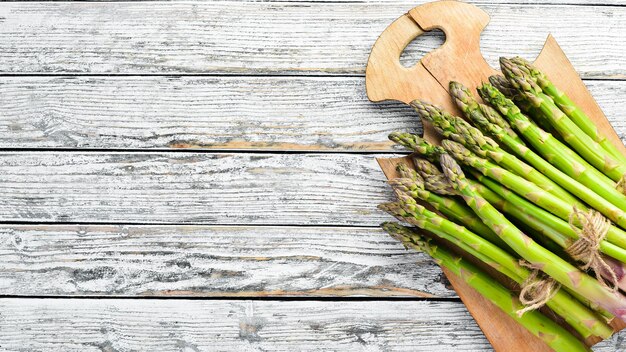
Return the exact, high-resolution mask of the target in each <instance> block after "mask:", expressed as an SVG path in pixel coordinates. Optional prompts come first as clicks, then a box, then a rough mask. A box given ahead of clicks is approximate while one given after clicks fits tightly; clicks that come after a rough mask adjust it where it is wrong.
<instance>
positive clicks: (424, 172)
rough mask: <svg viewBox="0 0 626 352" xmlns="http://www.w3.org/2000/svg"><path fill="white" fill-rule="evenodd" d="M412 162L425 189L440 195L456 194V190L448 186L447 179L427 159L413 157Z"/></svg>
mask: <svg viewBox="0 0 626 352" xmlns="http://www.w3.org/2000/svg"><path fill="white" fill-rule="evenodd" d="M442 149H443V148H442ZM413 164H415V167H416V168H417V171H418V172H419V174H420V175H421V176H422V178H423V180H424V187H425V188H426V189H427V190H429V191H431V192H435V193H437V194H440V195H449V196H451V195H456V191H455V190H454V189H453V188H452V186H450V183H449V182H448V179H447V178H446V177H445V176H444V175H443V173H442V172H441V171H439V169H438V168H437V166H435V165H434V164H433V163H431V162H430V161H428V160H424V159H420V158H413Z"/></svg>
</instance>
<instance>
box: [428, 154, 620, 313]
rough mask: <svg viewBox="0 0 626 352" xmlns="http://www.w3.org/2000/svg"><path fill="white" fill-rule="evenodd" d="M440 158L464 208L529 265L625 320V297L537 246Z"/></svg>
mask: <svg viewBox="0 0 626 352" xmlns="http://www.w3.org/2000/svg"><path fill="white" fill-rule="evenodd" d="M440 159H441V166H442V169H443V171H444V173H445V175H446V176H447V177H448V179H449V180H450V182H451V183H452V186H453V187H454V188H455V189H456V190H457V191H459V193H461V195H462V196H463V198H464V200H465V202H466V203H467V205H469V206H470V207H471V208H472V209H473V210H474V212H475V213H476V214H477V215H478V216H479V217H480V218H481V219H482V220H483V222H484V223H485V224H486V225H488V226H489V227H491V228H492V229H493V230H494V231H495V232H496V233H497V234H498V235H499V236H500V238H502V239H503V240H504V241H505V242H506V243H507V244H508V245H509V247H511V248H512V249H513V250H514V251H515V252H516V253H517V254H519V255H520V256H521V257H522V258H524V259H525V260H527V261H528V262H530V263H531V264H532V265H533V266H535V267H539V268H541V271H543V272H544V273H546V274H547V275H549V276H551V277H552V278H554V279H555V280H556V281H557V282H559V283H561V284H562V285H563V286H565V287H568V288H569V289H571V290H575V291H577V292H578V293H580V294H581V295H582V296H584V297H585V298H587V299H588V300H589V301H591V302H594V303H596V304H598V305H599V306H601V307H603V308H604V309H606V310H608V311H609V312H611V313H612V314H613V315H615V316H616V317H618V318H620V319H625V318H626V298H624V297H623V296H622V295H621V294H620V293H619V292H613V291H611V290H609V289H608V288H606V287H603V286H602V285H600V283H599V282H598V281H596V280H595V279H594V278H592V277H591V276H589V275H587V274H585V273H584V272H582V271H580V270H579V269H577V268H576V267H574V266H573V265H572V264H570V263H568V262H566V261H565V260H563V259H561V258H560V257H558V256H557V255H555V254H553V253H551V252H550V251H548V250H546V249H545V248H543V247H541V246H540V245H538V244H537V243H536V242H535V241H533V239H531V238H530V237H528V236H526V235H525V234H524V233H523V232H521V231H520V230H519V229H517V228H516V227H515V226H514V225H513V224H512V223H511V222H510V221H509V220H507V219H506V218H505V217H504V216H503V215H502V214H501V213H500V212H498V210H496V209H495V208H494V207H493V206H492V205H491V204H489V203H488V202H487V201H486V200H485V199H484V198H483V197H481V196H480V195H479V194H478V193H476V192H475V191H474V190H473V189H472V187H471V185H470V183H469V182H467V179H466V178H465V174H463V171H462V170H461V167H460V166H459V165H458V164H457V163H456V161H455V160H454V159H453V158H452V157H451V156H449V155H447V154H443V155H442V156H441V158H440Z"/></svg>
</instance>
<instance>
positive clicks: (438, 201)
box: [389, 178, 507, 249]
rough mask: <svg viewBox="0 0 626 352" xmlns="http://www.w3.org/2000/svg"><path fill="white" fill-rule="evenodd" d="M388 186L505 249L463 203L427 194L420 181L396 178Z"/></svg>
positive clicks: (496, 236) (502, 243)
mask: <svg viewBox="0 0 626 352" xmlns="http://www.w3.org/2000/svg"><path fill="white" fill-rule="evenodd" d="M389 184H390V185H391V186H392V187H393V189H394V190H395V191H397V192H401V193H405V194H408V195H409V196H411V197H413V198H414V199H420V200H423V201H425V202H427V203H428V204H430V205H432V206H433V208H435V209H436V210H437V211H439V212H440V213H441V214H443V215H444V216H445V217H446V218H448V219H449V220H451V221H453V222H455V223H457V224H460V225H464V226H465V227H467V228H468V229H470V230H471V231H473V232H474V233H476V234H478V235H479V236H481V237H483V238H485V239H486V240H488V241H490V242H491V243H494V244H496V245H497V246H499V247H500V248H503V249H504V248H507V246H506V243H504V242H503V241H502V240H501V239H500V237H498V235H496V234H495V233H494V232H493V231H492V230H491V229H490V228H489V227H488V226H486V225H485V224H483V222H482V221H481V220H480V218H479V217H478V216H476V214H474V211H472V209H471V208H469V207H468V206H467V205H466V204H465V203H464V202H463V201H461V200H459V199H456V198H451V197H443V196H440V195H438V194H436V193H432V192H429V191H427V190H425V189H424V183H423V182H420V180H411V179H409V178H396V179H393V180H390V181H389Z"/></svg>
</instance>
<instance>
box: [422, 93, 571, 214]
mask: <svg viewBox="0 0 626 352" xmlns="http://www.w3.org/2000/svg"><path fill="white" fill-rule="evenodd" d="M452 87H453V88H457V87H455V86H454V83H453V84H452ZM451 93H453V94H455V93H458V94H457V95H456V96H455V98H456V100H457V102H458V103H459V104H460V105H459V107H460V108H461V110H464V111H466V113H468V114H471V113H472V112H473V110H472V109H471V108H470V107H469V105H468V104H471V101H473V98H471V97H470V96H467V95H465V96H462V91H461V90H460V89H454V90H453V92H451ZM465 102H467V103H468V104H465ZM411 106H412V107H413V108H414V109H415V111H417V113H418V114H419V115H420V116H421V117H422V118H424V119H426V120H428V121H431V122H432V123H433V125H434V126H435V128H436V129H437V130H438V131H439V132H440V133H441V134H442V135H443V137H444V138H451V139H452V140H454V141H456V142H458V143H461V144H463V145H465V146H466V147H468V148H470V149H471V150H472V151H473V152H474V153H476V154H478V155H479V156H481V157H489V158H490V159H492V160H493V161H495V162H496V163H498V164H499V165H501V166H502V167H504V168H505V169H507V170H510V171H512V172H514V173H515V174H517V175H519V176H521V177H524V178H525V179H527V180H528V181H531V182H533V183H535V184H536V185H537V186H540V187H541V188H542V189H544V190H546V191H547V192H550V193H552V194H553V195H555V196H557V197H559V198H561V199H563V200H565V201H567V202H569V203H571V204H575V205H577V206H579V207H582V206H583V204H582V203H581V202H580V201H579V200H578V199H576V197H574V196H573V195H572V194H570V193H569V192H567V191H566V190H564V189H563V188H562V187H561V186H559V185H558V184H556V183H555V182H554V181H552V180H551V179H549V178H548V177H546V176H544V175H543V174H541V173H540V172H538V171H537V170H535V168H533V167H532V166H530V165H528V164H526V163H524V162H523V161H521V160H519V159H518V158H517V157H515V156H514V155H512V154H510V153H507V152H506V151H504V150H503V149H502V148H500V147H499V146H498V144H497V143H496V142H495V141H494V140H492V139H491V138H489V137H486V136H484V135H483V134H482V133H481V132H480V131H479V130H478V129H477V128H475V127H473V126H471V125H470V124H469V123H467V122H466V121H465V120H463V119H461V118H459V117H456V116H452V115H450V114H448V113H446V112H445V111H443V110H441V109H439V108H437V107H435V106H434V105H431V104H428V103H424V102H421V101H418V100H415V101H413V102H411ZM478 113H480V112H478Z"/></svg>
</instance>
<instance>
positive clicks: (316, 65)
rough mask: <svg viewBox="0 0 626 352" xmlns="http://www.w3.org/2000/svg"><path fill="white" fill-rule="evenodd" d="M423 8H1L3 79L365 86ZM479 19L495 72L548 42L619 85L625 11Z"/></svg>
mask: <svg viewBox="0 0 626 352" xmlns="http://www.w3.org/2000/svg"><path fill="white" fill-rule="evenodd" d="M419 3H420V1H417V2H415V3H412V4H411V5H409V6H408V7H407V3H406V2H401V3H390V2H375V3H317V2H316V3H273V2H269V3H268V2H246V3H242V2H211V3H204V2H198V3H187V2H168V3H160V4H159V6H154V5H152V4H151V3H146V2H128V3H127V2H122V3H82V2H62V3H5V4H2V6H1V7H0V18H2V21H1V22H0V72H5V73H44V72H45V73H64V72H65V73H92V74H96V73H103V74H116V73H130V74H136V73H158V74H164V73H171V74H177V73H181V74H182V73H223V74H242V73H245V74H305V73H317V74H363V72H364V69H365V63H366V62H367V55H368V53H369V50H370V48H371V46H372V44H373V43H374V41H375V40H376V38H377V37H378V35H379V34H380V33H381V32H382V31H383V30H384V29H385V27H386V26H387V25H388V24H389V23H391V22H392V21H393V20H395V19H396V18H398V17H399V16H400V15H401V14H403V13H405V12H406V11H407V10H408V9H410V8H412V7H414V6H416V5H418V4H419ZM477 4H481V3H477ZM481 7H482V8H483V9H484V10H485V11H487V13H489V14H490V15H491V17H492V21H491V24H490V25H489V26H488V27H487V29H486V31H485V32H484V34H483V37H482V40H481V48H482V52H483V53H484V54H485V56H486V58H487V59H488V61H489V62H490V63H491V64H492V65H495V63H496V60H497V56H500V55H512V54H519V55H522V56H525V57H528V58H532V57H534V56H535V55H537V54H538V53H539V50H540V49H541V46H542V44H543V42H544V40H545V38H546V35H547V34H548V33H550V32H551V33H553V34H554V36H555V37H556V38H557V40H558V41H559V43H560V44H561V45H562V46H563V48H564V50H565V52H566V53H567V55H568V57H569V58H570V59H571V60H572V62H573V64H574V67H576V68H577V69H578V70H579V72H581V74H582V75H583V76H585V77H604V78H620V77H621V78H623V77H625V76H626V71H625V70H624V67H626V59H625V58H624V57H623V55H622V52H623V51H624V49H625V47H624V46H625V45H626V44H624V42H623V40H622V38H623V37H624V35H626V8H625V7H611V8H606V7H602V6H599V7H594V6H567V5H563V6H524V5H514V4H505V5H494V4H492V3H487V4H484V5H483V4H481ZM44 33H45V34H44ZM580 33H585V35H584V36H583V35H580ZM42 34H44V35H42ZM504 38H506V39H504ZM436 42H437V41H436V40H434V39H433V41H429V40H425V41H424V42H420V44H419V45H417V46H413V48H414V50H417V51H418V52H422V53H423V52H427V51H430V50H431V47H432V46H433V45H435V43H436Z"/></svg>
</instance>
